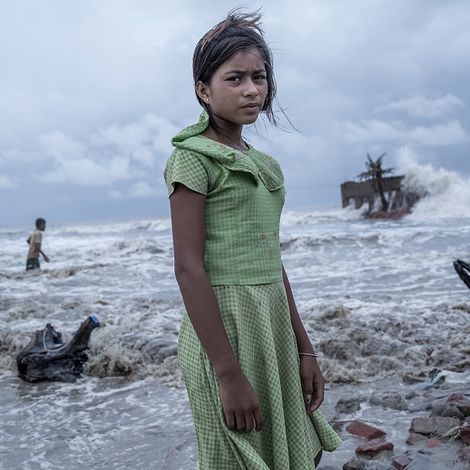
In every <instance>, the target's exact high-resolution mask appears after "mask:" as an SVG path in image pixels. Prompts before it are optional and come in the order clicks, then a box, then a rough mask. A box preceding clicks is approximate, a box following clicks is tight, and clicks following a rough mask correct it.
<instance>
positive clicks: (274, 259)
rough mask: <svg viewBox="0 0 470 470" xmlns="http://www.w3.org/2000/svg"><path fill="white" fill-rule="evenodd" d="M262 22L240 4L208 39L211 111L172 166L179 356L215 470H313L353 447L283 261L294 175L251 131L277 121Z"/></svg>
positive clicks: (207, 460)
mask: <svg viewBox="0 0 470 470" xmlns="http://www.w3.org/2000/svg"><path fill="white" fill-rule="evenodd" d="M259 21H260V15H257V14H242V13H240V12H237V11H233V12H231V13H229V15H228V17H227V19H226V20H224V21H222V22H221V23H219V24H218V25H216V26H215V27H214V28H212V29H211V30H210V31H209V32H208V33H206V34H205V35H204V36H203V37H202V39H201V40H200V41H199V42H198V44H197V46H196V49H195V51H194V56H193V75H194V84H195V91H196V95H197V99H198V101H199V103H200V104H201V106H202V107H203V108H204V111H203V113H202V114H201V116H200V118H199V122H198V123H197V124H194V125H192V126H189V127H187V128H186V129H184V130H182V131H181V132H180V133H179V134H178V135H176V136H175V137H174V138H173V140H172V144H173V146H174V147H175V150H174V152H173V154H172V155H171V157H170V159H169V161H168V163H167V166H166V169H165V181H166V184H167V187H168V192H169V195H170V207H171V219H172V227H173V243H174V256H175V274H176V279H177V281H178V284H179V287H180V290H181V294H182V297H183V301H184V304H185V307H186V314H185V315H184V317H183V320H182V324H181V329H180V337H179V351H178V354H179V360H180V364H181V367H182V370H183V375H184V379H185V383H186V387H187V390H188V395H189V400H190V403H191V408H192V413H193V417H194V422H195V427H196V435H197V442H198V460H199V466H200V468H201V469H203V470H232V469H234V470H235V469H250V470H254V469H257V470H258V469H259V470H261V469H264V470H268V469H271V470H288V469H291V470H310V469H314V468H315V463H318V461H319V459H320V455H321V451H322V449H325V450H329V451H331V450H334V449H335V448H336V447H337V446H338V445H339V443H340V442H341V441H340V439H339V437H338V436H337V435H336V433H335V432H334V431H333V429H332V428H331V427H330V426H329V424H328V423H327V422H326V420H325V419H324V418H323V416H322V415H321V414H320V412H319V411H317V409H318V407H319V406H320V404H321V402H322V401H323V390H324V379H323V376H322V373H321V371H320V368H319V366H318V363H317V360H316V355H315V353H314V350H313V348H312V345H311V343H310V340H309V338H308V336H307V334H306V332H305V330H304V327H303V325H302V323H301V320H300V318H299V315H298V313H297V308H296V306H295V302H294V298H293V296H292V292H291V288H290V285H289V280H288V278H287V275H286V273H285V271H284V268H283V266H282V263H281V253H280V244H279V218H280V214H281V209H282V206H283V203H284V182H283V175H282V171H281V169H280V167H279V164H278V163H277V162H276V161H275V160H274V159H273V158H271V157H270V156H268V155H266V154H264V153H262V152H260V151H258V150H256V149H254V148H253V147H252V146H250V145H248V144H247V143H246V141H245V140H244V139H243V137H242V129H243V126H244V125H246V124H252V123H254V122H255V121H256V119H257V118H258V115H259V114H260V112H264V113H266V115H267V117H268V118H269V119H270V120H271V121H275V119H274V115H273V111H272V103H273V100H274V97H275V82H274V75H273V69H272V56H271V51H270V50H269V48H268V46H267V45H266V42H265V41H264V39H263V34H262V30H261V28H260V23H259ZM314 461H315V463H314Z"/></svg>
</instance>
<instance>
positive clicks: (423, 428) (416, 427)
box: [410, 416, 460, 436]
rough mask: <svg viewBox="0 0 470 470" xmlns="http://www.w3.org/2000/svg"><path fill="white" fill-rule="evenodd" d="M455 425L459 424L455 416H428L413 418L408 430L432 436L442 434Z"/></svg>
mask: <svg viewBox="0 0 470 470" xmlns="http://www.w3.org/2000/svg"><path fill="white" fill-rule="evenodd" d="M456 426H460V420H459V419H457V418H450V417H440V416H432V417H430V418H413V421H412V422H411V428H410V431H412V432H415V433H419V434H424V435H430V434H432V435H433V436H443V435H444V434H446V433H447V432H448V431H450V430H451V429H453V428H455V427H456Z"/></svg>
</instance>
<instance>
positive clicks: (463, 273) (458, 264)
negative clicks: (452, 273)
mask: <svg viewBox="0 0 470 470" xmlns="http://www.w3.org/2000/svg"><path fill="white" fill-rule="evenodd" d="M454 268H455V270H456V271H457V274H458V275H459V277H460V279H462V281H463V283H464V284H465V285H466V286H467V287H468V288H469V289H470V264H468V263H466V262H465V261H462V260H461V259H457V260H455V261H454Z"/></svg>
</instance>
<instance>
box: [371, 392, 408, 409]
mask: <svg viewBox="0 0 470 470" xmlns="http://www.w3.org/2000/svg"><path fill="white" fill-rule="evenodd" d="M369 403H370V404H371V405H375V406H383V407H384V408H391V409H392V410H406V409H407V408H408V404H407V403H406V401H405V399H404V398H403V397H402V396H401V395H400V394H399V393H397V392H385V393H382V394H381V395H374V396H372V397H371V398H370V400H369Z"/></svg>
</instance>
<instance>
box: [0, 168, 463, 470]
mask: <svg viewBox="0 0 470 470" xmlns="http://www.w3.org/2000/svg"><path fill="white" fill-rule="evenodd" d="M407 171H408V174H407V180H408V182H409V184H412V185H413V187H414V188H415V189H419V191H420V192H421V193H422V194H423V198H422V200H421V201H420V202H419V203H418V205H417V206H416V207H415V208H414V211H413V213H412V214H410V215H408V216H406V217H405V218H403V219H402V220H399V221H388V220H382V221H380V220H365V219H364V218H363V217H362V216H361V211H360V210H359V211H357V210H353V209H350V208H347V209H336V208H334V209H325V210H316V211H309V212H286V213H284V215H283V218H282V222H281V246H282V254H283V261H284V265H285V267H286V271H287V273H288V274H289V278H290V281H291V284H292V287H293V290H294V295H295V297H296V301H297V304H298V308H299V311H300V314H301V316H302V318H303V320H304V323H305V327H306V329H307V331H308V333H309V335H310V337H311V338H312V341H313V343H314V344H315V346H316V349H317V350H318V351H319V353H320V359H319V361H320V364H321V366H322V369H323V371H324V375H325V377H326V379H327V381H328V385H327V392H326V399H325V403H324V405H323V409H324V413H325V414H326V415H327V416H328V417H329V418H330V419H332V420H333V419H336V418H337V416H335V414H337V410H336V409H335V403H336V402H337V400H339V399H340V398H344V397H349V396H352V395H355V396H361V397H364V402H363V403H362V405H361V408H360V410H359V411H358V412H356V414H355V415H354V416H355V417H362V418H363V419H366V420H368V421H369V422H372V423H373V424H375V425H377V426H379V427H382V428H383V429H385V430H386V431H387V433H388V435H389V436H391V437H392V438H394V439H395V441H396V442H397V443H398V444H397V445H398V447H399V446H400V445H404V439H406V437H407V433H406V429H407V426H408V425H409V421H410V414H409V412H406V411H397V410H382V409H379V408H377V407H374V406H372V405H369V404H368V401H367V400H368V398H370V397H371V396H373V395H380V393H382V392H383V391H384V390H388V391H390V390H392V391H393V390H394V391H397V392H399V393H408V392H409V391H410V390H413V391H414V392H415V393H418V395H419V390H420V388H419V387H421V389H423V387H425V384H426V383H428V382H429V383H430V382H431V381H432V380H433V377H434V378H435V377H436V374H437V375H439V376H440V377H441V378H442V377H443V380H445V381H446V383H448V384H451V385H452V387H453V388H455V389H459V388H460V389H467V390H468V389H469V387H470V364H469V353H470V344H469V341H468V337H469V334H470V292H469V290H468V289H467V287H466V286H465V285H464V284H463V283H462V282H461V281H460V280H459V278H458V276H457V274H456V273H455V271H454V269H453V266H452V261H453V260H454V259H456V258H461V259H463V260H468V261H470V243H469V242H470V180H469V179H467V178H466V177H464V176H463V175H458V174H456V173H452V172H449V171H447V170H442V169H434V168H432V167H430V166H420V165H418V164H414V165H410V166H409V168H408V170H407ZM29 232H30V228H29V227H3V228H0V247H1V248H0V468H1V469H33V468H34V469H35V470H36V469H64V468H66V469H68V470H73V469H93V470H98V469H128V468H132V469H141V468H142V469H143V468H145V469H171V470H177V469H178V470H179V469H183V468H184V469H192V468H194V469H195V468H196V444H195V436H194V432H193V428H192V421H191V413H190V409H189V404H188V401H187V396H186V393H185V390H184V386H183V382H182V378H181V373H180V371H179V369H178V365H177V358H176V345H177V334H178V325H179V321H180V318H181V314H182V309H183V307H182V301H181V298H180V295H179V291H178V287H177V284H176V282H175V279H174V275H173V265H172V263H173V254H172V242H171V228H170V222H169V220H168V219H155V220H140V221H126V222H119V223H106V224H99V223H95V224H77V225H54V223H53V221H48V227H47V229H46V232H45V235H44V244H43V249H44V251H45V252H46V253H47V254H48V256H49V257H50V258H51V262H50V263H49V264H47V263H44V262H43V263H42V269H41V272H28V273H27V272H25V271H24V265H25V257H26V251H27V250H26V249H27V245H26V238H27V236H28V235H29ZM90 314H95V315H96V316H97V317H98V318H99V320H100V321H101V322H102V326H101V327H100V328H98V329H97V330H95V331H94V332H93V333H92V337H91V342H90V353H89V356H90V358H89V361H88V363H87V365H86V368H85V372H84V374H83V377H82V378H80V379H79V380H78V381H77V382H76V383H73V384H62V383H40V384H29V383H25V382H23V381H22V380H21V379H19V378H18V377H17V372H16V362H15V356H16V354H17V353H18V352H19V351H20V350H21V349H22V348H23V347H24V346H25V345H26V344H27V343H28V341H29V338H30V335H31V333H33V332H34V331H35V330H37V329H42V328H44V326H45V324H46V323H47V322H50V323H52V324H53V326H54V327H55V328H56V329H57V330H59V331H61V332H62V333H63V335H64V336H66V337H67V336H69V337H70V335H71V334H72V333H73V332H74V330H76V329H77V328H78V326H79V324H80V323H81V322H82V321H83V320H85V319H86V318H87V317H88V316H89V315H90ZM423 384H424V385H423ZM343 418H344V416H343ZM400 443H401V444H400ZM351 452H353V448H352V447H351V446H350V445H349V446H348V445H345V446H344V448H342V449H341V450H340V451H338V452H336V453H335V454H332V455H331V456H326V457H325V459H324V464H325V465H327V464H328V465H330V466H332V467H331V468H341V464H340V463H341V462H344V461H346V459H347V458H348V456H350V454H351ZM335 465H337V467H336V466H335Z"/></svg>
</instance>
